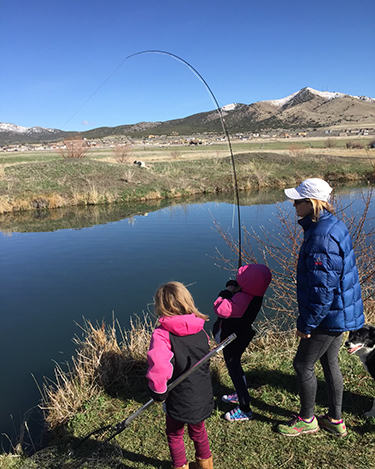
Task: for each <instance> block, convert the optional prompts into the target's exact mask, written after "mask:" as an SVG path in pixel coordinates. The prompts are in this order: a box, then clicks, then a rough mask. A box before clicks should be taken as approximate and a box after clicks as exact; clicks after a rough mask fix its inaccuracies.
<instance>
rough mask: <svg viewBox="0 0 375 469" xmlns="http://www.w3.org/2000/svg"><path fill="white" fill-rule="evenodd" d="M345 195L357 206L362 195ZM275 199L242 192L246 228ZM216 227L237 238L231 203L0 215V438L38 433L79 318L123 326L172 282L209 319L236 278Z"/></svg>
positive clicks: (274, 194)
mask: <svg viewBox="0 0 375 469" xmlns="http://www.w3.org/2000/svg"><path fill="white" fill-rule="evenodd" d="M342 193H343V195H342V197H343V201H344V202H345V201H355V204H357V199H358V206H356V205H355V204H354V205H353V206H352V209H353V208H354V210H361V209H362V208H363V207H361V204H360V200H359V199H360V196H359V193H360V191H359V189H351V190H342ZM280 201H285V197H284V196H283V193H282V191H270V192H262V193H251V194H241V218H242V222H243V224H244V225H246V227H247V228H250V227H254V228H255V229H259V226H260V225H265V226H270V225H271V223H272V220H274V218H275V203H276V202H280ZM283 203H285V204H289V205H290V209H291V210H293V208H292V205H291V203H290V202H288V201H286V202H283ZM362 205H363V203H362ZM214 220H216V221H217V222H218V223H220V225H221V227H222V228H223V229H224V230H228V231H229V232H230V233H231V234H232V235H233V237H234V238H235V239H236V238H237V237H238V231H237V230H238V229H237V227H236V224H237V220H236V212H235V210H234V205H233V198H232V197H229V196H226V197H224V196H220V197H219V196H210V197H199V198H195V199H191V200H186V199H184V200H180V201H176V200H174V201H173V202H171V201H158V202H152V203H148V204H146V203H142V204H134V205H123V206H122V205H113V206H96V207H83V208H69V209H65V210H55V211H50V212H48V211H46V212H35V213H31V212H28V213H23V214H18V215H3V216H1V217H0V305H1V328H0V351H1V356H2V360H1V363H0V376H1V391H0V433H6V434H7V435H8V436H9V437H15V436H16V435H17V433H18V432H19V429H20V425H21V423H22V419H23V417H24V416H25V414H26V415H27V418H28V422H29V426H30V427H31V428H34V431H36V433H37V432H38V428H39V427H38V425H40V424H39V423H38V416H37V413H36V412H35V411H32V412H31V411H30V412H29V410H30V409H33V408H35V407H36V406H37V405H38V403H39V400H40V393H39V391H38V386H37V384H36V383H38V384H39V386H40V385H41V384H42V383H43V377H45V376H46V377H50V378H53V369H54V366H55V364H54V362H59V363H63V362H66V361H68V360H69V359H70V357H71V356H72V354H73V353H74V344H73V343H72V338H73V336H74V335H75V334H78V335H80V333H81V330H80V328H79V326H78V325H79V324H83V318H86V319H88V320H90V321H92V322H94V323H95V322H96V321H99V322H101V321H105V322H107V323H108V322H110V323H112V318H113V316H114V317H115V318H116V319H117V320H118V321H119V323H120V324H121V326H122V327H123V328H126V327H127V326H128V325H129V320H130V318H131V317H132V316H134V315H138V316H142V314H143V312H144V311H152V300H153V295H154V292H155V290H156V289H157V287H158V286H159V285H160V284H161V283H164V282H167V281H170V280H178V281H181V282H183V283H184V284H186V285H189V289H190V291H191V293H192V295H193V297H194V299H195V301H196V304H197V307H198V309H199V310H200V311H202V312H204V313H206V314H209V315H210V317H211V318H214V314H213V310H212V304H213V301H214V300H215V298H216V296H217V293H218V292H219V291H220V290H221V289H222V288H223V286H224V285H225V283H226V281H227V280H228V278H230V277H231V276H232V277H233V276H234V275H235V273H233V272H230V271H228V270H225V269H224V268H223V263H222V262H220V261H218V259H217V258H218V253H217V251H220V252H221V253H222V254H223V255H224V256H225V257H227V258H232V259H234V264H235V265H236V264H237V261H236V259H235V255H234V254H233V253H232V252H231V251H230V249H229V247H228V246H227V245H226V244H225V242H224V241H223V239H222V238H221V236H220V235H219V233H218V232H217V230H216V229H215V224H214ZM211 323H212V321H211ZM77 324H78V325H77ZM209 327H210V323H208V326H207V330H208V329H209Z"/></svg>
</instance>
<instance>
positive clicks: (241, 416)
mask: <svg viewBox="0 0 375 469" xmlns="http://www.w3.org/2000/svg"><path fill="white" fill-rule="evenodd" d="M224 418H225V420H228V422H237V421H240V420H252V419H253V418H254V414H253V412H252V410H250V411H249V412H244V411H243V410H241V409H240V406H238V407H236V408H235V409H233V410H231V411H230V412H227V413H226V414H225V415H224Z"/></svg>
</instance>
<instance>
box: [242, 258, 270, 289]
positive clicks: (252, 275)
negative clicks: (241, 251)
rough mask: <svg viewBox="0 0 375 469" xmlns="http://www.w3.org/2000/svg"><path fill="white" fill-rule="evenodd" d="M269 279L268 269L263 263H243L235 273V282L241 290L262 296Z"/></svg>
mask: <svg viewBox="0 0 375 469" xmlns="http://www.w3.org/2000/svg"><path fill="white" fill-rule="evenodd" d="M271 279H272V274H271V271H270V269H269V268H268V267H267V266H266V265H263V264H250V265H243V266H242V267H240V268H239V269H238V273H237V282H238V284H239V286H240V287H241V289H242V291H244V292H245V293H249V294H250V295H252V296H263V295H264V294H265V293H266V290H267V288H268V285H269V284H270V283H271Z"/></svg>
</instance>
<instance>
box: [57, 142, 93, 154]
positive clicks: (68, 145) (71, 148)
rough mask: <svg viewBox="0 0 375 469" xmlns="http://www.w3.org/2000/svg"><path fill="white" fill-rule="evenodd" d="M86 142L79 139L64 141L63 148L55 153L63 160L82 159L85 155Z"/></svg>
mask: <svg viewBox="0 0 375 469" xmlns="http://www.w3.org/2000/svg"><path fill="white" fill-rule="evenodd" d="M87 149H88V148H87V146H86V142H85V141H84V140H82V138H81V137H76V138H71V139H66V140H64V147H63V148H58V150H57V152H58V153H59V154H60V155H61V156H62V157H63V158H65V159H82V158H85V156H86V153H87Z"/></svg>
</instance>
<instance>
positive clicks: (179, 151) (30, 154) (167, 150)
mask: <svg viewBox="0 0 375 469" xmlns="http://www.w3.org/2000/svg"><path fill="white" fill-rule="evenodd" d="M328 140H329V137H327V138H316V139H308V140H305V139H303V138H298V139H296V138H290V139H283V140H271V141H270V140H268V139H267V140H266V139H264V140H262V139H259V140H258V139H257V140H252V141H248V142H244V141H238V140H232V141H231V144H232V150H233V153H234V154H238V153H249V152H252V151H257V152H258V151H259V150H261V151H274V152H275V151H276V152H279V151H280V152H287V153H289V154H291V155H295V154H296V153H298V152H302V151H304V153H305V154H316V150H319V153H320V154H325V153H327V154H329V155H335V156H345V157H350V156H355V157H368V156H369V153H368V152H366V150H348V149H346V143H347V142H349V141H352V140H355V141H356V142H360V143H363V144H364V145H367V144H368V143H369V142H370V141H371V140H374V138H373V137H372V138H371V137H363V138H361V137H355V138H347V137H342V138H340V137H339V138H338V137H335V138H334V139H330V140H332V141H333V147H332V148H327V144H328V143H327V141H328ZM372 153H374V152H373V151H372V152H370V154H371V155H372ZM228 155H229V149H228V144H227V142H224V141H223V142H218V143H214V144H212V145H197V146H187V145H184V146H182V145H160V146H158V145H147V144H145V145H141V144H137V145H134V146H133V148H132V150H131V154H130V159H134V160H144V161H145V162H151V161H170V160H184V159H200V158H220V157H225V156H228ZM87 158H90V159H98V160H104V161H108V162H115V161H116V160H115V155H114V152H113V150H112V149H111V148H95V149H90V150H89V151H88V152H87ZM57 159H61V156H60V154H58V153H57V152H56V151H53V150H43V151H27V152H26V151H25V152H9V153H8V152H1V153H0V165H3V166H9V165H13V164H19V163H32V162H47V161H53V160H57Z"/></svg>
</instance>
